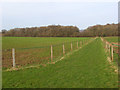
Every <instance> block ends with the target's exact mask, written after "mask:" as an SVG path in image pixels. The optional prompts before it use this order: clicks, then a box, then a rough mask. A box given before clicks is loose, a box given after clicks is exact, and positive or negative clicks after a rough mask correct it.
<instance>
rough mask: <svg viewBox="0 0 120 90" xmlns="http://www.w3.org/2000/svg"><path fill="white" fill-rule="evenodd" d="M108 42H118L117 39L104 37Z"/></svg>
mask: <svg viewBox="0 0 120 90" xmlns="http://www.w3.org/2000/svg"><path fill="white" fill-rule="evenodd" d="M105 39H106V40H107V41H108V42H115V43H116V42H118V40H119V39H118V37H105Z"/></svg>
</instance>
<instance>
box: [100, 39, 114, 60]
mask: <svg viewBox="0 0 120 90" xmlns="http://www.w3.org/2000/svg"><path fill="white" fill-rule="evenodd" d="M101 40H102V41H103V43H104V44H105V48H106V51H108V52H109V54H110V52H111V54H110V56H111V61H113V59H114V56H113V52H114V50H113V45H112V44H111V43H110V42H108V41H107V40H105V39H104V38H101Z"/></svg>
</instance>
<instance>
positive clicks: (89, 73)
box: [3, 38, 118, 88]
mask: <svg viewBox="0 0 120 90" xmlns="http://www.w3.org/2000/svg"><path fill="white" fill-rule="evenodd" d="M106 59H107V58H106V55H105V52H104V49H103V45H102V41H101V40H100V38H97V39H96V40H94V41H93V42H92V43H90V44H88V45H87V46H85V47H83V48H82V49H80V50H79V51H77V52H75V53H73V54H72V55H71V56H68V57H66V58H65V59H64V60H62V61H60V62H57V63H56V64H52V65H48V66H46V67H39V68H30V69H24V70H19V71H11V72H3V88H6V87H11V88H12V87H14V88H25V87H26V88H40V87H42V88H43V87H47V88H56V87H57V88H61V87H62V88H115V87H116V88H117V86H118V84H117V80H118V77H117V74H116V73H115V72H113V69H112V68H111V67H110V64H109V63H108V61H107V60H106Z"/></svg>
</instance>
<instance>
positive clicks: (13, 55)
mask: <svg viewBox="0 0 120 90" xmlns="http://www.w3.org/2000/svg"><path fill="white" fill-rule="evenodd" d="M12 58H13V68H15V66H16V65H15V49H14V48H12Z"/></svg>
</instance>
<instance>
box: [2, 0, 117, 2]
mask: <svg viewBox="0 0 120 90" xmlns="http://www.w3.org/2000/svg"><path fill="white" fill-rule="evenodd" d="M118 1H119V0H1V2H118Z"/></svg>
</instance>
